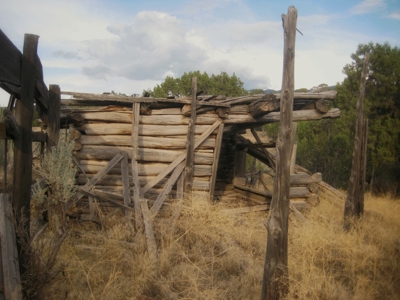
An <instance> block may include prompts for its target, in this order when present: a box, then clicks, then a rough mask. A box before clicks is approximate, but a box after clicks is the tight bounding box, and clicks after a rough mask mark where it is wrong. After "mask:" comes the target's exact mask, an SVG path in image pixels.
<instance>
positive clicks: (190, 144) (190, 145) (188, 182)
mask: <svg viewBox="0 0 400 300" xmlns="http://www.w3.org/2000/svg"><path fill="white" fill-rule="evenodd" d="M196 105H197V77H193V78H192V104H191V116H190V120H189V126H188V134H187V147H186V149H187V155H186V167H185V173H184V174H185V184H184V192H185V193H188V192H191V191H192V186H193V164H194V150H195V149H194V132H195V129H196Z"/></svg>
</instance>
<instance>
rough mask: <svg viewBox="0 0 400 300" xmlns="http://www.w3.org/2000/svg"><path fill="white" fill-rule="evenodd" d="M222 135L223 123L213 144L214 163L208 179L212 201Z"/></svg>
mask: <svg viewBox="0 0 400 300" xmlns="http://www.w3.org/2000/svg"><path fill="white" fill-rule="evenodd" d="M223 135H224V123H221V125H219V129H218V135H217V138H216V142H215V149H214V162H213V164H212V174H211V178H210V200H213V199H214V189H215V183H216V181H217V173H218V165H219V157H220V155H221V146H222V137H223Z"/></svg>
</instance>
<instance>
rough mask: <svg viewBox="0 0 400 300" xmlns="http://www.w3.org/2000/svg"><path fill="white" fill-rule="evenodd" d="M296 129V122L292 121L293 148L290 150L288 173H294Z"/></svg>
mask: <svg viewBox="0 0 400 300" xmlns="http://www.w3.org/2000/svg"><path fill="white" fill-rule="evenodd" d="M296 131H297V123H296V122H293V130H292V138H293V150H292V158H291V162H290V174H294V169H295V167H296V157H297V142H296Z"/></svg>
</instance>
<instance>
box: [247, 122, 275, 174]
mask: <svg viewBox="0 0 400 300" xmlns="http://www.w3.org/2000/svg"><path fill="white" fill-rule="evenodd" d="M251 133H252V134H253V136H254V138H255V139H256V141H257V143H258V144H261V143H262V141H261V139H260V137H259V136H258V133H257V132H256V131H255V130H254V128H251ZM261 151H262V152H263V153H264V155H265V157H266V158H267V159H268V162H269V165H270V166H271V168H272V169H273V170H275V169H276V166H275V161H274V159H273V158H272V156H271V155H270V153H269V152H268V150H267V149H265V148H261Z"/></svg>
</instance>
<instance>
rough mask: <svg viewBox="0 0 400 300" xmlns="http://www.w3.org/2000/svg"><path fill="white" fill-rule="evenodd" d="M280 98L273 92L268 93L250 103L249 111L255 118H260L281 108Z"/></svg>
mask: <svg viewBox="0 0 400 300" xmlns="http://www.w3.org/2000/svg"><path fill="white" fill-rule="evenodd" d="M279 106H280V103H279V100H278V99H276V96H275V95H273V94H267V95H265V96H264V97H263V98H261V99H260V100H258V101H255V102H253V103H251V104H249V112H250V114H251V115H252V117H253V118H256V119H257V118H259V117H261V116H263V115H266V114H268V113H270V112H272V111H278V110H279Z"/></svg>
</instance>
